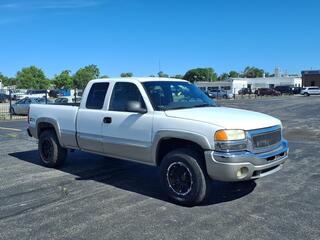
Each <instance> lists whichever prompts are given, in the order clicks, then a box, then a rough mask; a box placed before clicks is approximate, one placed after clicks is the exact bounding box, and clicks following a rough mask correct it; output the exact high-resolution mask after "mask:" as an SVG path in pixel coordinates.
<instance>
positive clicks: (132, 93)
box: [109, 82, 146, 112]
mask: <svg viewBox="0 0 320 240" xmlns="http://www.w3.org/2000/svg"><path fill="white" fill-rule="evenodd" d="M130 101H137V102H140V104H141V107H143V108H145V107H146V105H145V103H144V101H143V98H142V96H141V93H140V91H139V89H138V87H137V86H136V85H135V84H133V83H126V82H118V83H116V84H115V86H114V88H113V93H112V97H111V101H110V107H109V110H110V111H118V112H127V105H128V102H130Z"/></svg>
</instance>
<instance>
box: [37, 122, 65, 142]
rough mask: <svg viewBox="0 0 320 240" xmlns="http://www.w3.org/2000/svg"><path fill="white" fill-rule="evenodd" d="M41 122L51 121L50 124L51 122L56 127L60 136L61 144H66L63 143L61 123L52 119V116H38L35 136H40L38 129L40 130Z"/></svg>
mask: <svg viewBox="0 0 320 240" xmlns="http://www.w3.org/2000/svg"><path fill="white" fill-rule="evenodd" d="M40 123H49V124H51V125H52V126H53V127H54V130H55V132H56V135H57V137H58V141H59V144H60V145H61V146H64V145H63V143H62V138H61V130H60V126H59V123H58V122H57V120H55V119H52V118H47V117H40V118H38V119H37V121H36V129H35V136H36V137H37V138H39V135H38V134H39V133H38V130H39V124H40Z"/></svg>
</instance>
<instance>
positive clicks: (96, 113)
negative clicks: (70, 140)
mask: <svg viewBox="0 0 320 240" xmlns="http://www.w3.org/2000/svg"><path fill="white" fill-rule="evenodd" d="M108 88H109V83H108V82H96V83H93V84H92V85H91V88H90V90H89V93H88V94H87V99H86V102H85V103H81V107H80V108H79V111H78V115H77V140H78V145H79V147H80V149H83V150H87V151H90V152H97V153H103V145H102V125H103V119H104V117H105V115H106V110H104V109H103V106H104V102H105V98H106V94H107V91H108Z"/></svg>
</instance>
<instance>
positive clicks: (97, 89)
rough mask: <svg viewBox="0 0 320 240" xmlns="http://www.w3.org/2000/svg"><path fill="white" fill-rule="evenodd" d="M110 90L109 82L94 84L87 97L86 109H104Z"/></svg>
mask: <svg viewBox="0 0 320 240" xmlns="http://www.w3.org/2000/svg"><path fill="white" fill-rule="evenodd" d="M108 88H109V83H108V82H99V83H94V84H92V86H91V88H90V91H89V94H88V97H87V102H86V108H87V109H102V108H103V104H104V100H105V98H106V93H107V91H108Z"/></svg>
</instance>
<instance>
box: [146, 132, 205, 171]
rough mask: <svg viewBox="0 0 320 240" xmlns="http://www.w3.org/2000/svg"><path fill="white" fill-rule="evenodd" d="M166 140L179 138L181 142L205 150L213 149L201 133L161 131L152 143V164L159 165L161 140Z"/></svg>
mask: <svg viewBox="0 0 320 240" xmlns="http://www.w3.org/2000/svg"><path fill="white" fill-rule="evenodd" d="M166 138H177V139H181V140H187V141H190V142H194V143H196V144H198V145H200V146H201V147H202V148H203V149H204V150H208V149H211V145H210V143H209V141H208V139H207V138H206V137H204V136H203V135H201V134H199V133H194V132H189V131H184V130H175V129H170V130H160V131H158V132H157V133H156V134H155V135H154V138H153V141H152V162H153V164H154V165H156V164H157V162H156V161H157V154H158V145H159V143H160V141H161V140H163V139H166Z"/></svg>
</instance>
